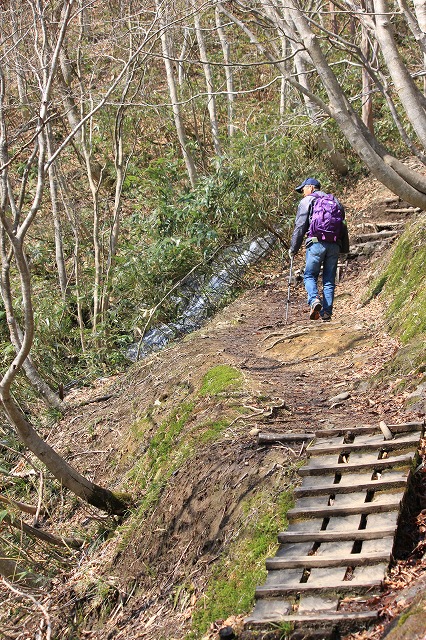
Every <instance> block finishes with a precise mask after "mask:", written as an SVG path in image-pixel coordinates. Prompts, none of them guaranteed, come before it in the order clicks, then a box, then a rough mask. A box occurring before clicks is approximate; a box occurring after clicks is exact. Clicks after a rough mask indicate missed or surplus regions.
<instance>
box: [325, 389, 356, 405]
mask: <svg viewBox="0 0 426 640" xmlns="http://www.w3.org/2000/svg"><path fill="white" fill-rule="evenodd" d="M350 397H351V394H350V393H349V391H342V393H339V394H338V395H337V396H333V397H332V398H330V399H329V402H330V403H331V404H335V403H336V402H343V401H344V400H347V399H348V398H350Z"/></svg>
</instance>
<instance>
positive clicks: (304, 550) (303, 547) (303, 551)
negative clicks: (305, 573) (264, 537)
mask: <svg viewBox="0 0 426 640" xmlns="http://www.w3.org/2000/svg"><path fill="white" fill-rule="evenodd" d="M312 545H313V542H311V541H306V542H303V543H301V542H296V543H292V542H290V543H288V544H285V545H281V546H280V547H279V548H278V549H277V552H276V554H275V555H276V557H281V556H285V557H286V558H289V559H290V558H298V557H299V556H301V555H302V556H303V555H308V554H309V552H310V551H311V549H312Z"/></svg>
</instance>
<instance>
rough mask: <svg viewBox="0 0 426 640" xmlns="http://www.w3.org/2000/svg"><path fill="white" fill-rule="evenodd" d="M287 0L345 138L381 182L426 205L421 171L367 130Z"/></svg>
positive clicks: (423, 206) (308, 31) (307, 30)
mask: <svg viewBox="0 0 426 640" xmlns="http://www.w3.org/2000/svg"><path fill="white" fill-rule="evenodd" d="M287 2H288V5H289V7H291V9H292V17H293V21H294V24H295V26H296V28H297V30H298V32H299V34H300V37H301V39H302V42H303V44H304V46H305V48H306V50H307V51H308V53H309V55H310V56H311V58H312V61H313V64H314V66H315V68H316V71H317V73H318V74H319V76H320V78H321V81H322V83H323V85H324V88H325V90H326V91H327V94H328V97H329V99H330V106H331V109H332V114H333V117H334V119H335V120H336V122H337V124H338V125H339V127H340V128H341V130H342V132H343V133H344V134H345V136H346V138H347V139H348V141H349V142H350V144H351V145H352V147H353V148H354V149H355V150H356V151H357V153H358V155H359V156H360V157H361V158H362V160H363V161H364V162H365V164H366V165H367V166H368V167H369V169H370V170H371V172H372V173H373V174H374V175H375V176H376V177H377V178H378V179H379V180H380V181H381V182H382V183H383V184H384V185H386V186H387V187H388V188H389V189H391V190H392V191H394V192H395V193H397V194H398V195H400V196H401V197H402V198H403V199H404V200H406V201H407V202H410V204H413V205H414V206H416V207H420V208H421V209H425V208H426V180H425V179H424V178H423V177H422V176H421V175H420V174H417V173H415V172H412V171H410V170H409V169H408V168H407V167H405V168H404V166H403V165H402V163H400V162H398V161H397V160H396V159H395V158H393V157H392V156H391V155H390V154H389V153H388V152H387V151H386V149H384V148H383V147H382V146H381V145H380V144H379V142H378V141H377V140H376V139H375V138H374V137H373V136H372V135H371V134H370V132H369V131H368V129H367V128H366V127H365V125H364V123H363V122H362V120H361V119H360V118H358V116H357V114H356V113H355V112H354V110H353V109H352V107H351V105H350V104H349V102H348V100H347V99H346V97H345V95H344V94H343V91H342V89H341V87H340V85H339V83H338V82H337V79H336V77H335V76H334V74H333V72H332V70H331V69H330V67H329V65H328V63H327V60H326V58H325V56H324V54H323V53H322V51H321V47H320V45H319V43H318V40H317V38H316V37H315V35H314V34H313V32H312V30H311V29H310V27H309V24H308V22H307V20H306V18H305V17H304V16H303V14H302V13H301V12H300V11H299V9H298V7H297V6H296V5H295V4H294V2H293V0H287Z"/></svg>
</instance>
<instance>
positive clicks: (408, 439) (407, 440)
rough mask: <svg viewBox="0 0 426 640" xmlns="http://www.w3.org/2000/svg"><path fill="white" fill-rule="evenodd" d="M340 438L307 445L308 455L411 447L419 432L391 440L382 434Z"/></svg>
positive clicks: (414, 444) (418, 437)
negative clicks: (349, 439)
mask: <svg viewBox="0 0 426 640" xmlns="http://www.w3.org/2000/svg"><path fill="white" fill-rule="evenodd" d="M340 439H341V438H333V439H329V440H317V442H315V444H314V445H312V446H310V447H308V449H307V453H308V455H312V454H313V453H315V454H321V453H326V454H327V453H352V452H353V451H378V450H380V451H395V450H401V449H413V447H415V446H416V445H417V443H418V442H419V439H420V434H419V433H412V434H410V435H408V436H397V437H395V438H393V439H392V440H385V439H384V438H383V435H377V436H375V435H374V436H370V437H368V436H367V437H364V438H355V441H354V442H352V443H343V442H339V440H340Z"/></svg>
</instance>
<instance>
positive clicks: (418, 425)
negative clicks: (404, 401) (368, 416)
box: [316, 421, 425, 438]
mask: <svg viewBox="0 0 426 640" xmlns="http://www.w3.org/2000/svg"><path fill="white" fill-rule="evenodd" d="M387 426H388V427H389V429H390V430H391V431H392V433H409V432H412V431H419V432H420V433H421V432H422V430H423V429H424V426H425V422H424V421H421V422H420V421H419V422H404V423H402V424H388V425H387ZM348 432H350V433H353V434H355V435H360V434H368V433H380V428H379V425H378V424H377V425H365V426H358V427H357V426H354V427H348V426H343V427H329V428H327V427H324V428H323V429H317V431H316V437H317V438H328V437H333V436H339V435H340V436H344V435H346V434H347V433H348Z"/></svg>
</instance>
